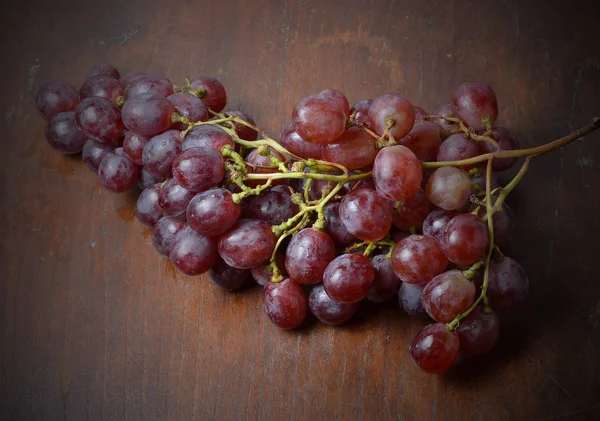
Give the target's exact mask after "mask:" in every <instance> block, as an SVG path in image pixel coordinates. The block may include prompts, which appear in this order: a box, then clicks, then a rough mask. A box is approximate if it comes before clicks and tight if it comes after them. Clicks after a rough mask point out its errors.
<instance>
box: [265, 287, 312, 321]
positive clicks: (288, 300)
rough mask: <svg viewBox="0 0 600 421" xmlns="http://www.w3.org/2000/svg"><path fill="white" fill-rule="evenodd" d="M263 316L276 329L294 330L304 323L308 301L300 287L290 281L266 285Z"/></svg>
mask: <svg viewBox="0 0 600 421" xmlns="http://www.w3.org/2000/svg"><path fill="white" fill-rule="evenodd" d="M263 306H264V310H265V314H266V315H267V316H268V317H269V319H270V320H271V321H272V322H273V323H274V324H275V325H276V326H278V327H280V328H282V329H294V328H296V327H298V326H300V324H301V323H302V322H303V321H304V319H305V317H306V313H307V312H308V299H307V298H306V293H305V292H304V290H303V289H302V287H301V286H300V285H298V284H297V283H295V282H294V281H292V280H291V279H284V280H283V281H281V282H279V283H277V284H273V283H270V284H267V285H266V286H265V290H264V299H263Z"/></svg>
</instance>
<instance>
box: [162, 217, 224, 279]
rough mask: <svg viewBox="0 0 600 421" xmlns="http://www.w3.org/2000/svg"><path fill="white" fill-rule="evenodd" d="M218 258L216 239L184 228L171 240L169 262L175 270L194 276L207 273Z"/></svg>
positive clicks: (187, 227)
mask: <svg viewBox="0 0 600 421" xmlns="http://www.w3.org/2000/svg"><path fill="white" fill-rule="evenodd" d="M218 258H219V253H218V252H217V239H216V238H213V237H207V236H205V235H202V234H200V233H199V232H197V231H195V230H194V229H192V227H189V226H186V227H185V228H183V229H182V230H181V231H180V232H179V233H178V234H177V236H176V237H175V239H174V240H173V244H171V250H170V251H169V260H171V263H173V266H175V269H177V270H179V271H181V272H182V273H185V274H186V275H190V276H196V275H201V274H203V273H204V272H206V271H208V270H209V269H210V268H211V267H212V266H213V265H214V264H215V263H216V262H217V259H218Z"/></svg>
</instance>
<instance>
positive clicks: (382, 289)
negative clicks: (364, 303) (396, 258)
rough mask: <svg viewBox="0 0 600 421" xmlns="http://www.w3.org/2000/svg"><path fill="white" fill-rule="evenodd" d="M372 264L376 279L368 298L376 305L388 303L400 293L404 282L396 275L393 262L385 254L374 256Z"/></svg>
mask: <svg viewBox="0 0 600 421" xmlns="http://www.w3.org/2000/svg"><path fill="white" fill-rule="evenodd" d="M371 264H372V265H373V269H374V270H375V278H374V279H373V285H371V288H370V289H369V293H368V294H367V298H368V299H369V300H371V301H373V302H376V303H381V302H384V301H387V300H389V299H390V298H392V297H393V296H394V295H396V294H397V293H398V290H399V289H400V285H401V284H402V281H401V280H400V279H399V278H398V277H397V276H396V275H395V274H394V270H393V269H392V261H391V260H390V259H389V258H388V257H387V256H386V255H385V254H378V255H376V256H373V258H372V259H371Z"/></svg>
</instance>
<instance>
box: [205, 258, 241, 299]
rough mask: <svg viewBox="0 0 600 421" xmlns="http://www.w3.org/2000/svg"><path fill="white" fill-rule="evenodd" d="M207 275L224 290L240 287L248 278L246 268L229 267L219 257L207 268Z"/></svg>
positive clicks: (233, 289)
mask: <svg viewBox="0 0 600 421" xmlns="http://www.w3.org/2000/svg"><path fill="white" fill-rule="evenodd" d="M208 275H209V277H210V280H211V281H212V282H213V284H215V285H217V286H218V287H220V288H223V289H224V290H226V291H235V290H236V289H240V288H241V287H243V286H244V284H245V283H246V282H247V281H248V279H250V271H249V270H248V269H237V268H234V267H231V266H229V265H228V264H227V263H225V261H224V260H223V259H221V258H219V259H218V260H217V262H216V263H215V264H214V265H213V266H212V267H211V268H210V269H209V271H208Z"/></svg>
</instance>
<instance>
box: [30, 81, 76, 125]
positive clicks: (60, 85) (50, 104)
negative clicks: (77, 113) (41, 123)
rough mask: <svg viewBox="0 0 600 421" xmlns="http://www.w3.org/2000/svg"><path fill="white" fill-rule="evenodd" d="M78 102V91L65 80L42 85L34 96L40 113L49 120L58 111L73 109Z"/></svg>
mask: <svg viewBox="0 0 600 421" xmlns="http://www.w3.org/2000/svg"><path fill="white" fill-rule="evenodd" d="M77 104H79V93H78V92H77V90H76V89H75V88H74V87H72V86H71V85H69V84H68V83H66V82H62V81H57V82H49V83H46V84H45V85H44V86H42V87H41V88H40V89H39V90H38V92H37V96H36V97H35V105H36V107H37V109H38V112H39V113H40V115H41V116H42V117H43V118H44V119H45V120H46V121H50V120H51V119H52V117H54V116H55V115H57V114H58V113H64V112H66V111H73V110H75V109H76V108H77Z"/></svg>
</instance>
